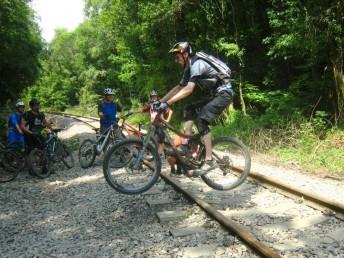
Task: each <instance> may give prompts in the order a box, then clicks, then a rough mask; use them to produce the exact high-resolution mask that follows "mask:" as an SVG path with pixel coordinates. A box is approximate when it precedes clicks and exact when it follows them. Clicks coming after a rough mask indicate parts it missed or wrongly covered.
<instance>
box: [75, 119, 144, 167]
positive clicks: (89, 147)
mask: <svg viewBox="0 0 344 258" xmlns="http://www.w3.org/2000/svg"><path fill="white" fill-rule="evenodd" d="M133 114H135V112H129V113H128V114H126V115H124V116H122V117H120V119H122V122H121V123H120V125H118V124H117V121H116V123H113V124H112V125H111V126H110V127H109V128H108V129H106V130H105V132H104V133H103V134H101V133H100V129H98V128H93V130H94V131H95V132H96V141H94V140H91V139H86V140H84V141H83V142H82V143H81V144H80V147H79V154H78V157H79V163H80V166H81V167H82V168H89V167H90V166H92V165H93V163H94V160H95V158H96V156H99V155H100V154H101V153H102V152H106V150H108V149H110V147H111V146H112V145H114V144H115V143H117V142H118V141H121V140H123V139H125V138H132V137H133V136H135V137H137V138H138V139H142V138H143V137H144V134H143V133H142V132H141V124H139V129H138V130H137V129H136V128H135V127H133V126H131V125H129V124H128V123H126V119H127V118H128V117H130V116H131V115H133Z"/></svg>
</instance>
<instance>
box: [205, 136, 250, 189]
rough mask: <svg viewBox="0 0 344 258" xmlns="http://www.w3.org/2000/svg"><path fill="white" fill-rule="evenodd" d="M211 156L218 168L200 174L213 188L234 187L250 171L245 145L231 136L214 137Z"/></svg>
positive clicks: (248, 156)
mask: <svg viewBox="0 0 344 258" xmlns="http://www.w3.org/2000/svg"><path fill="white" fill-rule="evenodd" d="M212 156H213V159H214V160H215V161H216V163H217V165H218V168H216V169H213V170H211V171H209V172H207V173H206V174H204V175H202V179H203V180H204V182H205V183H206V184H207V185H209V186H210V187H212V188H214V189H217V190H231V189H234V188H235V187H238V186H239V185H241V184H242V183H243V182H244V181H245V179H246V177H247V176H248V175H249V173H250V169H251V156H250V153H249V151H248V149H247V147H246V146H245V145H244V144H243V143H242V142H241V141H239V140H237V139H234V138H232V137H221V138H218V139H215V140H214V141H213V155H212Z"/></svg>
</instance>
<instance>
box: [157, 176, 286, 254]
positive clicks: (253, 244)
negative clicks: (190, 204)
mask: <svg viewBox="0 0 344 258" xmlns="http://www.w3.org/2000/svg"><path fill="white" fill-rule="evenodd" d="M161 176H162V178H163V179H164V180H165V181H166V182H167V183H168V184H170V185H172V186H173V187H174V188H176V189H177V191H179V192H182V193H183V194H184V195H186V196H187V197H188V198H189V199H191V200H192V201H194V202H195V203H197V204H198V206H200V207H201V208H202V209H203V210H205V211H206V212H207V213H208V214H209V215H210V216H212V217H213V218H215V219H216V220H217V221H218V222H219V223H220V224H222V225H223V226H224V227H225V228H226V229H228V230H229V231H230V232H232V233H234V234H235V235H237V236H238V237H239V238H240V239H241V240H242V241H243V242H245V243H246V244H247V245H248V246H249V247H250V248H252V249H253V250H254V251H255V252H257V253H258V254H259V255H261V256H262V257H269V258H277V257H281V256H280V255H279V254H278V253H276V252H275V251H274V250H272V249H271V248H270V247H268V246H267V245H265V244H264V243H262V242H260V241H259V240H258V239H257V238H255V237H254V236H253V235H252V234H251V233H250V232H249V231H247V230H246V229H245V228H243V227H242V226H241V225H239V224H238V223H236V222H235V221H233V220H231V219H229V218H228V217H226V216H224V215H223V214H221V213H220V212H218V211H217V210H216V209H215V208H214V207H213V206H211V205H210V204H209V203H207V202H205V201H204V200H202V199H201V198H199V197H197V196H196V195H194V194H193V193H191V192H189V191H188V190H186V189H184V188H183V187H182V185H181V184H180V183H179V182H178V181H177V180H175V179H173V178H171V177H170V176H168V175H166V174H165V173H161Z"/></svg>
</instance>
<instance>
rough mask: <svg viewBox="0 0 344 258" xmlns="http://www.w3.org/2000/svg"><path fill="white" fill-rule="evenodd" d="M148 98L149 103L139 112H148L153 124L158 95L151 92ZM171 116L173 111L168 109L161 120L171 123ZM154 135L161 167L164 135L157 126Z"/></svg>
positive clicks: (163, 161)
mask: <svg viewBox="0 0 344 258" xmlns="http://www.w3.org/2000/svg"><path fill="white" fill-rule="evenodd" d="M150 97H151V101H150V103H148V104H147V105H145V106H144V107H143V108H142V109H141V112H142V113H148V112H149V113H150V115H151V121H152V122H153V121H154V119H155V116H156V115H157V112H156V110H154V109H153V103H154V102H157V101H158V93H157V92H156V91H155V90H153V91H151V93H150ZM172 115H173V110H172V109H170V108H167V109H165V110H164V112H163V113H162V119H163V120H164V121H166V122H167V123H168V122H170V121H171V118H172ZM155 133H156V135H154V138H155V140H156V141H157V143H158V144H159V147H158V153H159V155H160V158H161V161H162V163H163V165H165V157H164V140H165V135H164V132H163V131H162V128H161V126H159V125H158V126H157V127H156V131H155Z"/></svg>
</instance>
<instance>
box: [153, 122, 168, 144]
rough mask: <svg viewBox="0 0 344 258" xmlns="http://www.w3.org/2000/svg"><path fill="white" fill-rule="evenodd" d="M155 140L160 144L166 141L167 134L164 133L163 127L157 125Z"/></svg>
mask: <svg viewBox="0 0 344 258" xmlns="http://www.w3.org/2000/svg"><path fill="white" fill-rule="evenodd" d="M153 137H154V140H155V141H156V142H157V143H159V144H162V143H164V141H165V134H164V131H163V129H162V127H161V126H156V127H155V134H154V136H153Z"/></svg>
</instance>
